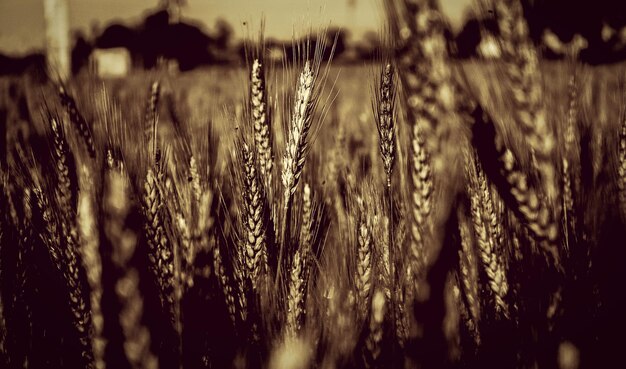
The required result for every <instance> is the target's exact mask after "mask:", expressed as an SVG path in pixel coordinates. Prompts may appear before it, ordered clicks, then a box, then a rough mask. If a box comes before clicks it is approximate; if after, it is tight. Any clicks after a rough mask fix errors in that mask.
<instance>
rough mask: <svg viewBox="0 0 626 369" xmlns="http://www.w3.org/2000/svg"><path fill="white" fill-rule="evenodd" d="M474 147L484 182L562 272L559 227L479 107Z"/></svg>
mask: <svg viewBox="0 0 626 369" xmlns="http://www.w3.org/2000/svg"><path fill="white" fill-rule="evenodd" d="M473 118H474V125H473V127H472V129H473V138H472V140H473V146H474V147H475V148H476V152H477V154H478V159H479V161H480V163H481V165H482V166H483V168H484V170H485V174H486V175H487V178H489V179H490V181H492V182H493V183H494V184H495V186H496V188H497V189H498V193H499V194H500V196H501V197H502V199H503V200H504V202H505V203H506V204H507V206H508V207H509V209H511V210H512V211H513V212H514V213H515V215H516V216H517V217H518V218H519V219H520V220H521V221H522V222H523V223H524V224H525V226H526V227H527V228H528V230H529V231H530V232H531V233H532V234H533V236H534V237H535V238H536V239H537V241H538V242H539V245H540V246H541V248H542V250H543V251H544V253H545V256H546V258H547V259H548V261H549V263H551V264H553V265H554V266H555V267H557V268H559V269H560V268H561V265H560V257H559V247H558V238H559V225H558V223H557V222H556V221H555V219H554V216H553V214H552V212H551V211H550V209H549V208H548V204H547V203H546V202H545V201H542V198H541V195H542V193H541V192H540V191H539V190H538V189H537V188H535V187H534V186H533V184H532V183H531V182H530V180H529V178H528V176H527V175H526V173H524V171H523V170H522V169H521V167H520V166H519V164H518V162H517V159H516V158H515V156H514V155H513V153H512V152H511V150H509V149H507V148H506V146H505V145H504V142H503V141H502V138H501V137H500V136H498V134H497V132H496V127H495V124H494V122H493V121H492V120H491V117H490V116H489V114H488V113H487V112H485V111H483V109H482V107H481V106H480V104H477V105H476V108H475V110H474V113H473Z"/></svg>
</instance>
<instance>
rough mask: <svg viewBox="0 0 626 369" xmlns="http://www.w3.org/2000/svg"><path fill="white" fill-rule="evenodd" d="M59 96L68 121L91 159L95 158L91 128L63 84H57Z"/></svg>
mask: <svg viewBox="0 0 626 369" xmlns="http://www.w3.org/2000/svg"><path fill="white" fill-rule="evenodd" d="M59 97H60V98H61V104H62V105H63V106H64V107H65V110H66V111H67V114H68V115H69V118H70V122H72V124H73V125H74V127H75V128H76V129H77V130H78V133H79V134H80V136H81V138H82V139H83V143H84V144H85V146H86V148H87V153H88V154H89V156H90V157H91V158H92V159H95V157H96V147H95V144H94V140H93V135H92V133H91V128H90V126H89V124H88V123H87V120H86V119H85V117H84V116H83V115H82V114H81V113H80V111H79V110H78V106H77V105H76V101H75V100H74V98H73V97H72V95H70V94H69V93H68V92H67V90H66V89H65V87H63V86H59Z"/></svg>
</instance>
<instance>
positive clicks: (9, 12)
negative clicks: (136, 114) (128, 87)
mask: <svg viewBox="0 0 626 369" xmlns="http://www.w3.org/2000/svg"><path fill="white" fill-rule="evenodd" d="M43 1H44V0H0V53H7V54H12V55H20V54H24V53H28V52H30V51H33V50H42V49H43V48H44V44H45V41H44V40H45V38H44V27H45V26H44V17H43ZM68 3H69V4H68V5H69V20H70V27H71V28H72V29H73V30H81V31H83V32H84V33H85V34H87V35H89V34H90V32H91V29H92V26H93V25H94V24H95V25H98V26H99V27H100V28H104V27H105V26H106V25H107V24H109V23H110V22H112V21H115V22H122V23H126V24H133V22H138V21H139V19H141V16H142V14H143V13H144V12H146V11H148V10H150V9H153V8H154V7H156V6H157V5H158V4H159V0H68ZM440 3H441V8H442V10H443V12H444V13H445V14H446V16H447V17H448V18H449V19H450V21H451V23H452V24H453V25H458V24H460V23H461V20H462V19H463V15H464V12H465V9H466V8H467V6H468V4H470V3H471V0H440ZM382 13H383V11H382V5H381V0H186V5H185V6H184V8H183V10H182V16H183V18H184V19H187V20H193V21H194V22H195V23H197V24H199V25H201V26H202V27H204V28H205V29H208V30H210V29H211V26H212V25H213V24H214V22H215V20H216V19H217V18H223V19H225V20H226V21H228V22H229V23H230V24H231V25H232V26H233V30H234V32H235V36H236V37H242V36H244V35H245V34H246V32H247V31H246V29H247V27H249V28H250V30H251V31H256V30H257V29H258V27H259V20H260V19H261V17H264V18H265V31H266V32H265V34H266V36H268V37H275V38H279V39H289V38H291V36H292V34H293V33H294V32H295V33H296V34H298V33H302V32H303V31H304V30H305V29H306V28H308V27H307V26H309V25H311V26H320V25H333V26H339V27H345V28H346V29H348V30H349V31H350V32H351V33H352V34H353V36H354V37H360V36H361V35H362V34H363V33H364V32H366V31H370V30H371V31H376V30H378V29H379V28H380V24H381V19H382V18H381V17H382ZM244 22H246V24H247V27H246V26H244V25H243V23H244Z"/></svg>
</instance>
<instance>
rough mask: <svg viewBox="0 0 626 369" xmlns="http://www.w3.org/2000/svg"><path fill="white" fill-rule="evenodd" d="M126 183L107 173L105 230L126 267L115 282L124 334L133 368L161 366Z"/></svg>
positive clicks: (119, 264)
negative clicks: (137, 262) (147, 321)
mask: <svg viewBox="0 0 626 369" xmlns="http://www.w3.org/2000/svg"><path fill="white" fill-rule="evenodd" d="M127 191H128V190H127V188H126V183H125V181H124V178H123V177H122V176H121V175H120V174H119V173H116V172H114V171H109V172H108V175H107V177H106V192H105V203H104V234H105V236H106V238H107V239H108V241H109V242H110V243H111V245H112V254H111V258H112V261H113V263H114V265H116V266H117V267H118V268H119V269H120V270H122V271H123V273H122V275H121V276H120V278H119V279H118V280H117V281H116V283H115V293H116V295H117V297H118V299H119V301H120V303H121V311H120V315H119V322H120V325H121V327H122V332H123V334H124V353H125V354H126V358H127V359H128V361H129V363H130V364H131V366H132V367H133V368H158V359H157V357H156V356H155V355H154V354H153V353H152V351H151V349H150V331H149V330H148V328H147V327H146V326H144V325H143V324H142V316H143V310H144V301H143V297H142V296H141V292H140V291H139V273H138V271H137V269H135V268H134V267H132V266H131V265H130V260H131V258H132V257H133V255H134V254H135V249H136V246H137V235H136V234H135V233H134V232H133V230H132V229H129V228H127V225H126V219H127V217H128V215H129V212H130V206H129V201H128V194H127Z"/></svg>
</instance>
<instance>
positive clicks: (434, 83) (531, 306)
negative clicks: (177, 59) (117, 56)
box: [0, 1, 626, 368]
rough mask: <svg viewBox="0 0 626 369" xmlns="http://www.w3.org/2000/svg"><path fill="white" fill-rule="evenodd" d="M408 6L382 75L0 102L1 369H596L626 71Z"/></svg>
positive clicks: (609, 300)
mask: <svg viewBox="0 0 626 369" xmlns="http://www.w3.org/2000/svg"><path fill="white" fill-rule="evenodd" d="M397 3H403V2H397ZM415 3H416V4H420V5H419V6H418V7H417V8H412V7H408V8H403V7H401V6H397V7H396V8H394V9H388V12H389V14H390V16H389V21H390V24H391V25H392V27H391V28H390V29H391V30H390V37H391V38H395V40H396V41H395V42H396V43H397V44H396V48H395V49H393V50H391V48H390V50H388V51H387V52H384V51H381V55H382V56H381V58H380V63H374V64H364V65H328V63H326V62H323V61H322V60H321V52H323V51H327V50H328V49H329V48H331V45H319V44H313V43H306V42H304V43H303V44H302V45H301V52H300V53H299V54H298V55H296V56H295V57H294V58H291V57H288V58H287V60H286V64H287V65H289V67H283V66H282V65H283V64H282V63H276V65H274V64H272V63H270V62H269V61H268V62H266V61H265V60H264V58H263V52H261V51H260V50H263V48H262V46H260V45H251V46H250V55H251V57H250V60H249V63H248V65H246V66H243V67H239V66H237V67H215V68H210V69H204V70H195V71H191V72H188V73H183V74H179V75H171V74H168V73H167V72H165V71H158V70H157V71H137V72H136V73H133V74H132V75H130V76H128V77H127V78H125V79H120V80H105V81H100V80H97V79H96V78H95V77H93V76H90V75H81V76H79V77H77V78H76V79H74V80H71V81H68V82H67V83H66V84H64V85H61V84H53V83H47V84H38V83H36V82H34V81H32V80H30V79H29V77H27V76H24V77H15V78H13V79H5V80H2V81H0V88H1V89H0V91H2V95H1V99H0V125H1V128H2V129H0V131H1V132H0V133H1V134H3V135H4V136H3V138H6V139H4V140H2V142H1V145H2V146H0V149H1V150H2V156H1V159H2V160H1V161H0V186H1V190H2V191H1V192H2V196H1V197H0V291H1V294H0V367H3V368H4V367H6V368H22V367H29V368H57V367H58V368H62V367H64V368H157V367H161V368H229V367H234V368H362V367H367V368H370V367H371V368H446V367H450V368H463V367H470V368H491V367H499V368H513V367H517V368H553V367H554V368H580V367H615V366H619V363H620V362H622V361H623V357H622V353H621V350H622V349H623V344H624V338H623V333H624V332H625V330H624V329H625V328H626V326H625V325H624V323H623V321H624V319H623V317H622V315H623V311H624V309H625V308H626V304H625V299H624V294H623V293H622V292H621V291H622V290H623V281H624V278H625V276H626V274H625V272H624V268H623V267H624V265H625V262H626V248H625V247H624V246H626V245H625V242H626V241H624V240H626V238H625V237H626V227H625V224H626V114H625V107H626V105H625V104H624V102H625V101H626V100H625V98H626V95H625V91H626V90H625V87H624V83H623V82H624V77H625V76H626V73H625V72H626V67H625V66H624V65H610V66H600V67H591V66H586V65H581V64H579V63H577V62H575V61H574V60H568V61H561V62H545V61H542V60H541V58H540V57H538V54H537V52H536V50H535V49H534V48H533V46H532V44H530V43H529V42H528V41H527V40H526V39H525V38H524V36H527V34H525V33H524V32H523V27H522V28H521V29H522V31H520V28H519V27H518V28H513V30H512V31H511V32H513V33H515V32H520V34H515V35H514V36H515V37H513V36H511V35H510V33H507V32H502V34H503V36H501V40H500V41H501V43H502V45H503V48H504V50H505V52H504V54H503V58H502V59H499V60H469V61H462V62H461V61H458V60H455V59H453V58H451V57H450V55H448V50H447V48H446V45H445V42H444V41H443V36H442V34H441V29H442V25H441V24H439V23H437V21H436V19H438V18H436V14H437V12H436V10H435V9H433V8H432V7H431V5H429V4H430V2H427V1H416V2H415ZM502 3H503V4H504V5H500V6H501V7H504V8H502V9H499V11H500V13H501V14H503V17H504V18H505V19H508V20H509V21H510V20H511V19H513V20H515V21H518V22H523V18H521V13H520V10H519V9H518V8H517V7H516V5H515V4H517V2H515V1H512V2H511V1H505V2H502ZM507 6H508V8H507ZM422 14H427V15H429V16H432V17H434V18H433V19H435V20H434V21H433V23H432V24H430V23H429V24H428V25H427V30H426V31H427V32H426V31H424V30H422V29H420V28H419V27H425V26H424V25H423V24H421V23H419V22H417V21H415V19H416V16H417V15H422ZM507 17H509V18H511V19H509V18H507ZM411 20H413V22H415V24H412V23H411ZM403 22H408V23H409V26H407V27H408V28H409V30H410V31H411V32H409V36H408V39H407V40H404V41H406V42H407V43H408V44H409V45H410V47H404V48H402V47H399V43H400V41H399V40H400V39H401V35H404V36H402V37H406V32H400V30H399V29H400V25H401V24H403ZM506 24H507V23H506V22H504V23H503V25H501V27H503V29H505V30H506ZM394 27H395V28H394ZM511 44H512V45H514V46H515V47H508V48H507V45H508V46H511ZM392 51H393V52H392ZM539 56H540V55H539ZM535 63H537V64H535ZM331 64H332V62H331Z"/></svg>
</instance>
